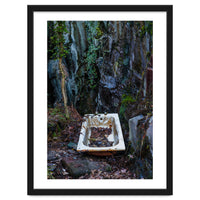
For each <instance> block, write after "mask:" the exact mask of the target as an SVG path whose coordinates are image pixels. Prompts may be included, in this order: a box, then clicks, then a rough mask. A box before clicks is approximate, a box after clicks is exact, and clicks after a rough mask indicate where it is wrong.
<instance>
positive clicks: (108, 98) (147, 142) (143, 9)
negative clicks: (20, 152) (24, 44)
mask: <svg viewBox="0 0 200 200" xmlns="http://www.w3.org/2000/svg"><path fill="white" fill-rule="evenodd" d="M27 9H28V195H172V189H173V178H172V177H173V176H172V166H173V165H172V155H173V154H172V146H173V143H172V119H173V115H172V80H173V77H172V56H173V48H172V47H173V46H172V44H173V43H172V42H173V41H172V28H173V6H172V5H126V6H125V5H124V6H123V5H113V6H111V5H109V6H108V5H105V6H104V5H98V6H97V5H80V6H72V5H29V6H28V7H27Z"/></svg>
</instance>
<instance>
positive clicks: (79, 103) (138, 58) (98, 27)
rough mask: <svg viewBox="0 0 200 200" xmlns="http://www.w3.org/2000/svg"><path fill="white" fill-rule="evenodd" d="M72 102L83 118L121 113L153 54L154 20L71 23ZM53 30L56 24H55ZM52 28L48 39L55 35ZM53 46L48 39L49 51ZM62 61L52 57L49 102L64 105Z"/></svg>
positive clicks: (67, 65)
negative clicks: (98, 114) (60, 67)
mask: <svg viewBox="0 0 200 200" xmlns="http://www.w3.org/2000/svg"><path fill="white" fill-rule="evenodd" d="M65 24H66V28H67V31H68V32H67V33H65V34H64V38H65V44H64V45H65V48H66V49H67V50H68V54H66V57H65V58H63V64H64V65H65V68H66V71H67V73H68V77H67V79H66V88H67V95H68V104H73V105H74V106H75V107H76V109H77V110H78V112H79V113H80V114H85V113H91V112H95V111H98V112H119V108H120V105H121V98H122V94H124V93H130V94H131V95H133V96H136V94H137V92H138V90H139V89H140V86H141V84H142V83H141V77H142V73H143V72H144V71H145V68H146V67H148V63H149V61H150V57H151V55H152V22H138V21H137V22H125V21H120V22H119V21H93V22H90V21H85V22H84V21H67V22H65ZM51 26H52V27H53V23H51ZM53 34H54V33H53V31H52V30H50V29H49V30H48V38H50V36H51V35H53ZM50 48H52V47H51V43H50V41H49V40H48V49H50ZM59 82H60V74H59V68H58V61H57V60H52V58H51V55H50V54H48V104H50V105H51V106H52V105H54V104H55V103H56V102H62V95H61V89H60V85H59Z"/></svg>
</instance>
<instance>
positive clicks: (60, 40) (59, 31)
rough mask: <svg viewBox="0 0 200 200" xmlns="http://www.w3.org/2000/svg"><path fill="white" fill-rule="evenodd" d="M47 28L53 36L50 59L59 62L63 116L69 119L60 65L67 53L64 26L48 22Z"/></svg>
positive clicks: (62, 23) (65, 75)
mask: <svg viewBox="0 0 200 200" xmlns="http://www.w3.org/2000/svg"><path fill="white" fill-rule="evenodd" d="M48 26H49V27H50V28H51V29H52V32H53V34H52V35H51V36H50V44H51V47H52V48H51V49H49V51H50V53H51V58H53V59H58V60H59V70H60V73H61V76H62V79H61V90H62V96H63V102H64V107H65V115H66V118H67V119H69V111H68V108H67V95H66V87H65V80H66V78H67V72H66V70H65V67H64V65H63V64H62V58H63V57H66V54H67V53H68V51H67V50H66V49H65V47H64V42H65V39H64V36H63V34H65V33H67V32H68V31H67V29H66V25H65V22H64V21H56V22H54V24H53V25H52V23H51V22H48Z"/></svg>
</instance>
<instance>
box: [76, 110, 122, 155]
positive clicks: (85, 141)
mask: <svg viewBox="0 0 200 200" xmlns="http://www.w3.org/2000/svg"><path fill="white" fill-rule="evenodd" d="M84 118H85V121H84V122H83V123H82V128H81V133H80V136H79V141H78V146H77V151H79V152H88V153H90V154H94V155H100V156H101V155H102V156H103V155H112V154H113V153H116V152H117V151H124V150H125V144H124V138H123V134H122V130H121V125H120V121H119V117H118V114H117V113H110V114H107V115H105V114H98V115H93V114H86V115H85V116H84ZM91 127H104V128H111V130H112V132H111V134H110V135H109V137H108V138H107V139H108V141H109V142H113V144H112V146H109V147H90V146H89V144H90V140H89V139H90V136H91Z"/></svg>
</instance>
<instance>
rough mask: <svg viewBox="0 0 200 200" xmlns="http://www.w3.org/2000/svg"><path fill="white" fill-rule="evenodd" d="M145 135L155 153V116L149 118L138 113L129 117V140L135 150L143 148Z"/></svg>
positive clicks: (151, 150) (150, 148)
mask: <svg viewBox="0 0 200 200" xmlns="http://www.w3.org/2000/svg"><path fill="white" fill-rule="evenodd" d="M144 137H145V139H146V140H145V141H147V143H148V145H149V150H150V152H151V154H152V155H153V117H151V118H150V119H148V120H147V119H146V118H145V117H144V116H143V115H138V116H136V117H133V118H131V119H129V141H130V142H131V144H132V146H133V148H134V150H135V151H138V150H141V145H142V144H144V141H143V142H142V139H144Z"/></svg>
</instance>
